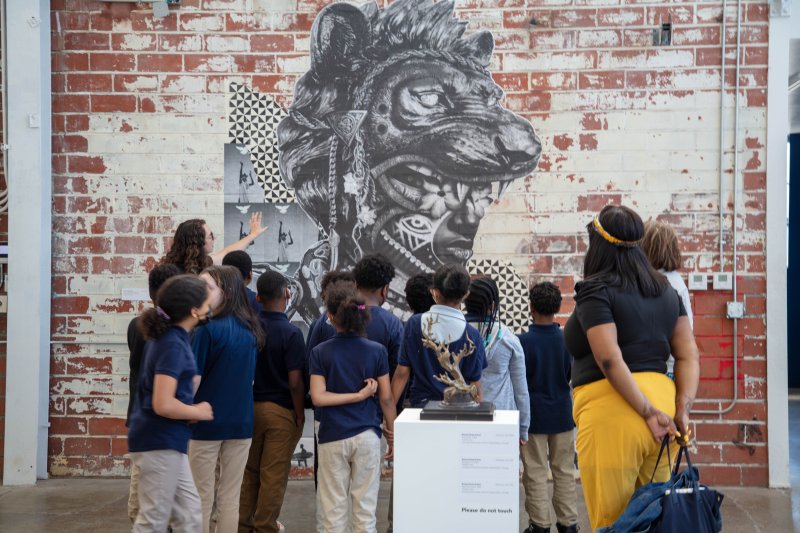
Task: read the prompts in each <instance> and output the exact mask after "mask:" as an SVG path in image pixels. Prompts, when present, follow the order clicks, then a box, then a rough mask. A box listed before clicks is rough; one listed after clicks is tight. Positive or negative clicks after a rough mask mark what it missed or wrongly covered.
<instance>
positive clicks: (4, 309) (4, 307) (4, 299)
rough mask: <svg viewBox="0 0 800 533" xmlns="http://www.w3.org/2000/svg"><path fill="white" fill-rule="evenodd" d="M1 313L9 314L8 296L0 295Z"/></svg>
mask: <svg viewBox="0 0 800 533" xmlns="http://www.w3.org/2000/svg"><path fill="white" fill-rule="evenodd" d="M0 313H8V294H0Z"/></svg>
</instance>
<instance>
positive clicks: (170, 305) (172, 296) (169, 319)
mask: <svg viewBox="0 0 800 533" xmlns="http://www.w3.org/2000/svg"><path fill="white" fill-rule="evenodd" d="M206 298H208V287H207V286H206V282H205V281H203V280H202V279H200V278H199V277H197V276H195V275H193V274H182V275H180V276H174V277H172V278H170V279H168V280H167V281H166V282H164V285H162V286H161V288H160V289H159V290H158V294H157V295H156V301H157V302H158V306H157V307H155V308H153V309H148V310H147V311H145V312H144V313H142V315H141V318H140V319H139V330H140V331H141V332H142V334H143V335H144V337H145V338H146V339H158V338H159V337H161V336H162V335H164V333H166V331H167V330H168V329H169V328H170V326H172V325H173V324H177V323H178V322H181V321H183V320H184V319H185V318H186V317H188V316H189V315H190V314H191V313H192V309H198V308H200V307H201V306H202V305H203V302H205V301H206Z"/></svg>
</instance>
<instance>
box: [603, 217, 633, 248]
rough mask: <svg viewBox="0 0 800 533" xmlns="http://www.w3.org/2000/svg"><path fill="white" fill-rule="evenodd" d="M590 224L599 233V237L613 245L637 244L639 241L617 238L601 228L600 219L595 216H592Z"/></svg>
mask: <svg viewBox="0 0 800 533" xmlns="http://www.w3.org/2000/svg"><path fill="white" fill-rule="evenodd" d="M592 224H593V225H594V229H595V230H597V233H599V234H600V236H601V237H603V238H604V239H605V240H607V241H608V242H610V243H611V244H613V245H615V246H636V245H637V244H639V241H623V240H622V239H617V238H616V237H614V236H613V235H611V234H610V233H609V232H607V231H606V230H605V228H603V226H602V225H601V224H600V219H599V218H597V217H594V220H592Z"/></svg>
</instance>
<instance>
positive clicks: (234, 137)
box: [228, 83, 294, 204]
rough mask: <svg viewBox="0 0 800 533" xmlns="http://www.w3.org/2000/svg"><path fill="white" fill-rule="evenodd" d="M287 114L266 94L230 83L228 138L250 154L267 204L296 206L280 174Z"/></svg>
mask: <svg viewBox="0 0 800 533" xmlns="http://www.w3.org/2000/svg"><path fill="white" fill-rule="evenodd" d="M285 116H287V113H286V111H285V110H284V109H283V108H282V107H281V106H280V105H278V104H277V103H276V102H275V100H273V99H272V98H271V97H270V96H268V95H266V94H261V93H259V92H257V91H253V90H251V89H250V88H249V87H247V86H246V85H244V84H241V83H231V84H230V86H229V91H228V137H229V141H230V142H232V143H236V144H241V145H243V146H245V147H247V149H248V150H249V151H250V159H251V161H252V162H253V168H254V169H255V172H256V176H257V177H258V182H259V183H260V184H261V186H262V188H263V189H264V201H265V202H266V203H282V204H285V203H290V202H294V190H292V189H290V188H289V187H287V186H286V184H285V183H284V182H283V179H282V178H281V174H280V171H279V170H278V142H277V137H276V130H277V127H278V123H279V122H280V121H281V120H282V119H283V118H284V117H285Z"/></svg>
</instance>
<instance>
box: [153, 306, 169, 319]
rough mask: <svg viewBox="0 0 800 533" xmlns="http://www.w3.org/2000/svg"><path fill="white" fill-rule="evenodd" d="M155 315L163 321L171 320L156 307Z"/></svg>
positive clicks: (164, 312)
mask: <svg viewBox="0 0 800 533" xmlns="http://www.w3.org/2000/svg"><path fill="white" fill-rule="evenodd" d="M156 314H157V315H158V316H160V317H161V318H163V319H164V320H167V321H169V320H172V319H171V318H170V316H169V315H168V314H167V312H166V311H164V310H163V309H161V307H156Z"/></svg>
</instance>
